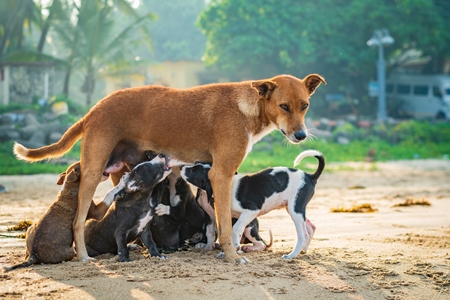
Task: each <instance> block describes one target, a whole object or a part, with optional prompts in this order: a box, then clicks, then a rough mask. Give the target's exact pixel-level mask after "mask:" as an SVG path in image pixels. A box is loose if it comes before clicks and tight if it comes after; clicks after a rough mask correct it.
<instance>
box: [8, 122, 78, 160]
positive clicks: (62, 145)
mask: <svg viewBox="0 0 450 300" xmlns="http://www.w3.org/2000/svg"><path fill="white" fill-rule="evenodd" d="M83 123H84V119H81V120H80V121H78V122H77V123H75V124H74V125H72V126H71V127H70V128H69V129H68V130H67V131H66V133H64V135H63V136H62V137H61V139H60V140H59V141H58V142H56V143H54V144H51V145H48V146H44V147H41V148H37V149H28V148H26V147H25V146H23V145H21V144H19V143H17V142H15V143H14V148H13V151H14V154H15V155H16V157H17V159H20V160H25V161H28V162H35V161H40V160H43V159H46V158H57V157H60V156H62V155H63V154H64V153H66V152H68V151H69V150H70V149H71V148H72V146H73V145H74V144H75V143H76V142H77V141H78V140H79V139H80V138H81V136H82V135H83Z"/></svg>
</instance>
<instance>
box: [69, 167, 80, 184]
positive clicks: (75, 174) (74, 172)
mask: <svg viewBox="0 0 450 300" xmlns="http://www.w3.org/2000/svg"><path fill="white" fill-rule="evenodd" d="M79 178H80V172H79V171H77V170H76V169H72V170H70V172H69V175H67V176H66V181H67V182H75V181H77V180H78V179H79Z"/></svg>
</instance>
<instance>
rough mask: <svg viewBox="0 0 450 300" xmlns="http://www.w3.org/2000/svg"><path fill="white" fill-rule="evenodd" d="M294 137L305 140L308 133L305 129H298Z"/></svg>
mask: <svg viewBox="0 0 450 300" xmlns="http://www.w3.org/2000/svg"><path fill="white" fill-rule="evenodd" d="M294 137H295V138H296V139H297V140H299V141H303V140H304V139H306V133H305V132H304V131H297V132H296V133H295V134H294Z"/></svg>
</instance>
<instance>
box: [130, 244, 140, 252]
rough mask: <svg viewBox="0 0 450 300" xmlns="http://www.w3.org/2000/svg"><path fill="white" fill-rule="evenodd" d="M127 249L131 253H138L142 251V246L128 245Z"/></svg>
mask: <svg viewBox="0 0 450 300" xmlns="http://www.w3.org/2000/svg"><path fill="white" fill-rule="evenodd" d="M127 248H128V250H129V251H137V250H140V249H141V246H139V245H138V244H128V245H127Z"/></svg>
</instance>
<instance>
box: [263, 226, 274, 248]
mask: <svg viewBox="0 0 450 300" xmlns="http://www.w3.org/2000/svg"><path fill="white" fill-rule="evenodd" d="M269 238H270V240H269V243H268V244H267V243H266V242H265V241H263V242H264V244H265V245H266V250H267V249H269V248H270V247H272V245H273V234H272V229H269Z"/></svg>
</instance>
